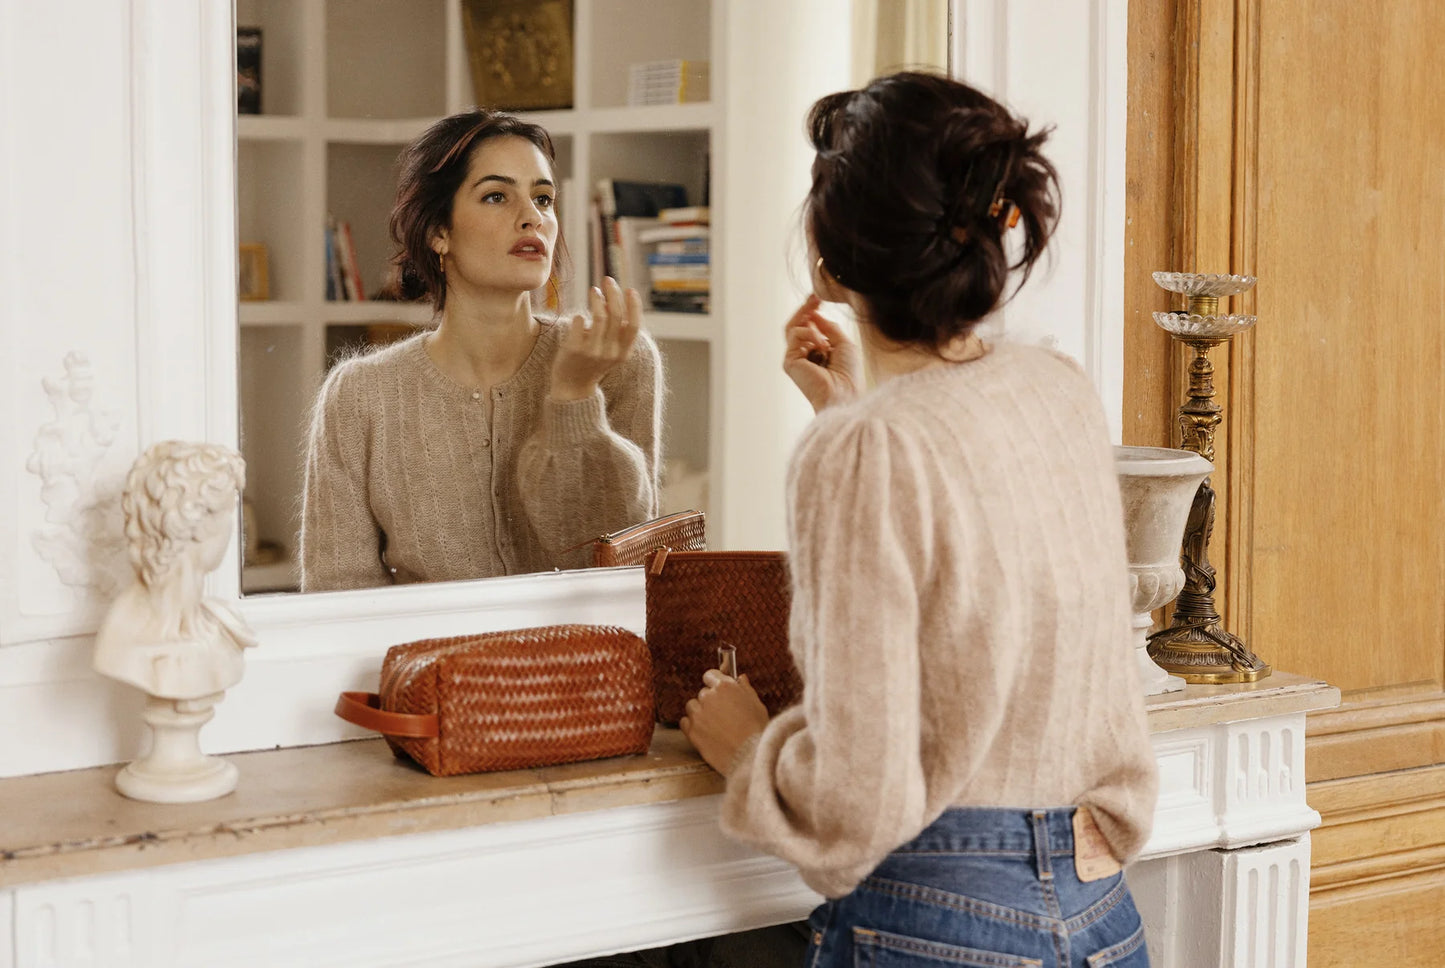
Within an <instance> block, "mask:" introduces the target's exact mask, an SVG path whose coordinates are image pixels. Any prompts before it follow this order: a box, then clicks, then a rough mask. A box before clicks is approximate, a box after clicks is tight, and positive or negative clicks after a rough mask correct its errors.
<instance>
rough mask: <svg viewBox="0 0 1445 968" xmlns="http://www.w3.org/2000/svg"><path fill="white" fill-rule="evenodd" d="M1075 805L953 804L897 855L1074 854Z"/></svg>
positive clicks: (898, 851)
mask: <svg viewBox="0 0 1445 968" xmlns="http://www.w3.org/2000/svg"><path fill="white" fill-rule="evenodd" d="M1075 809H1076V808H1075V807H1071V806H1070V807H1051V808H1048V809H1043V808H1040V809H1038V810H1019V809H1014V808H1009V807H952V808H950V809H948V810H945V811H944V812H943V814H942V815H941V816H940V817H939V818H938V819H937V820H935V821H933V823H931V824H929V825H928V826H927V827H925V828H924V830H923V832H922V833H920V834H919V835H918V836H917V837H914V838H913V839H912V840H910V841H909V842H908V843H906V844H904V845H903V846H902V847H899V848H898V849H897V850H895V851H894V853H896V854H936V853H968V852H972V851H988V852H989V853H1019V854H1034V853H1035V851H1036V850H1047V851H1048V853H1050V854H1063V855H1072V854H1073V853H1074V811H1075Z"/></svg>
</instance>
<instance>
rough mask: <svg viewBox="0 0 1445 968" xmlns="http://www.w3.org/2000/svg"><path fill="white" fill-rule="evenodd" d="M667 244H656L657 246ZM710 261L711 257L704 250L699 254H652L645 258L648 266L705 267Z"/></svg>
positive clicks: (665, 243)
mask: <svg viewBox="0 0 1445 968" xmlns="http://www.w3.org/2000/svg"><path fill="white" fill-rule="evenodd" d="M668 244H669V243H667V242H659V243H658V245H659V246H663V245H668ZM711 261H712V255H711V254H710V253H709V252H708V251H707V250H706V249H703V250H702V251H700V252H653V253H652V254H651V255H649V256H648V257H647V264H648V265H650V266H706V265H707V264H708V263H710V262H711Z"/></svg>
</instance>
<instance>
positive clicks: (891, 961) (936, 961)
mask: <svg viewBox="0 0 1445 968" xmlns="http://www.w3.org/2000/svg"><path fill="white" fill-rule="evenodd" d="M853 965H854V968H959V966H963V968H1041V966H1042V965H1043V962H1042V961H1039V960H1037V959H1035V958H1025V957H1023V956H1021V955H1006V954H1000V953H998V952H995V951H984V950H982V949H979V948H961V947H959V946H958V945H951V944H943V943H942V942H938V941H924V940H922V939H921V938H910V937H908V936H906V935H901V934H892V933H890V932H888V931H874V930H872V929H871V928H854V929H853Z"/></svg>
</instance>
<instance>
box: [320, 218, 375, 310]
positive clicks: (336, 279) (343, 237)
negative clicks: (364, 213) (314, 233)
mask: <svg viewBox="0 0 1445 968" xmlns="http://www.w3.org/2000/svg"><path fill="white" fill-rule="evenodd" d="M326 299H327V300H328V301H329V302H358V301H361V300H364V299H366V290H365V288H364V287H363V286H362V284H361V271H360V269H358V268H357V264H356V244H355V243H354V242H352V240H351V223H349V222H338V221H337V220H336V219H334V218H332V217H331V216H330V215H328V216H326Z"/></svg>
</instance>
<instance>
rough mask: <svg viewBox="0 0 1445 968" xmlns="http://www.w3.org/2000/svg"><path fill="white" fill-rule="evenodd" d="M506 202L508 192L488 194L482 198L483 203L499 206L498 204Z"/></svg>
mask: <svg viewBox="0 0 1445 968" xmlns="http://www.w3.org/2000/svg"><path fill="white" fill-rule="evenodd" d="M506 200H507V193H506V192H487V193H486V194H485V195H483V196H482V201H483V202H489V203H492V204H497V203H499V202H505V201H506Z"/></svg>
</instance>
